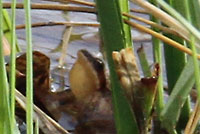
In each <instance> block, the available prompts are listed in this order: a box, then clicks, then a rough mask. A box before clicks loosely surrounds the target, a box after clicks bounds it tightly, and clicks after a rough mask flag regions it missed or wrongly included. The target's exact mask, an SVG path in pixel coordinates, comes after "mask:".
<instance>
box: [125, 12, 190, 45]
mask: <svg viewBox="0 0 200 134" xmlns="http://www.w3.org/2000/svg"><path fill="white" fill-rule="evenodd" d="M122 14H123V15H124V16H126V17H129V18H131V19H135V20H138V21H140V22H143V23H145V24H148V25H150V26H152V27H154V28H158V29H160V30H162V31H163V32H165V33H170V34H173V35H176V36H179V37H181V38H184V37H183V36H181V35H180V34H179V33H177V32H176V31H174V30H173V29H171V28H168V27H165V26H162V25H159V24H157V23H155V22H153V21H150V20H147V19H144V18H142V17H138V16H135V15H131V14H128V13H122ZM184 39H185V38H184ZM185 40H187V41H188V40H189V39H185Z"/></svg>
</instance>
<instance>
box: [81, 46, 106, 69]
mask: <svg viewBox="0 0 200 134" xmlns="http://www.w3.org/2000/svg"><path fill="white" fill-rule="evenodd" d="M80 52H81V53H82V54H83V55H84V56H85V57H86V58H87V59H88V61H89V62H90V63H91V64H92V66H93V68H94V69H95V70H96V71H97V72H99V71H103V70H104V63H103V61H102V60H101V59H99V58H96V57H94V56H93V55H91V54H90V53H89V52H88V51H87V50H84V49H83V50H80Z"/></svg>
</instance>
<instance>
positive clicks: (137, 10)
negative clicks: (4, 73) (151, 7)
mask: <svg viewBox="0 0 200 134" xmlns="http://www.w3.org/2000/svg"><path fill="white" fill-rule="evenodd" d="M130 11H131V12H135V13H141V14H149V13H148V12H147V11H146V10H144V9H134V8H132V9H130Z"/></svg>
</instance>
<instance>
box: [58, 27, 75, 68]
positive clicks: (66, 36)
mask: <svg viewBox="0 0 200 134" xmlns="http://www.w3.org/2000/svg"><path fill="white" fill-rule="evenodd" d="M72 29H73V27H69V29H66V30H65V32H64V34H63V43H62V53H61V56H60V58H59V67H61V68H62V67H64V63H65V57H66V52H67V48H68V45H69V39H70V36H71V34H72Z"/></svg>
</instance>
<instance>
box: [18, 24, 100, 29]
mask: <svg viewBox="0 0 200 134" xmlns="http://www.w3.org/2000/svg"><path fill="white" fill-rule="evenodd" d="M56 25H65V26H73V27H74V26H89V27H99V23H92V22H39V23H33V24H32V27H43V26H56ZM24 28H25V25H24V24H22V25H17V26H16V29H24Z"/></svg>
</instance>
